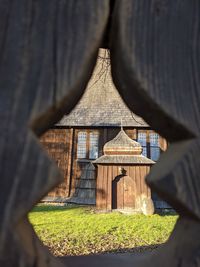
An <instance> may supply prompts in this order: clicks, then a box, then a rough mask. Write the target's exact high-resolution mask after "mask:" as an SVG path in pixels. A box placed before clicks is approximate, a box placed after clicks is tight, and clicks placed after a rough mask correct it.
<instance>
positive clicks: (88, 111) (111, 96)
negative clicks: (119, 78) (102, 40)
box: [58, 49, 148, 127]
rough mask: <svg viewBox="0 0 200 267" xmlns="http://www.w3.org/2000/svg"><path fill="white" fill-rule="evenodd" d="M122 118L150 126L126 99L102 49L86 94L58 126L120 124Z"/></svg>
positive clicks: (130, 123)
mask: <svg viewBox="0 0 200 267" xmlns="http://www.w3.org/2000/svg"><path fill="white" fill-rule="evenodd" d="M105 58H106V59H105ZM121 120H122V124H123V126H133V127H146V126H148V125H147V124H146V122H144V120H143V119H142V118H140V117H138V116H137V115H135V114H133V113H132V112H131V111H130V110H129V109H128V107H127V106H126V104H125V103H124V101H123V100H122V98H121V96H120V95H119V93H118V91H117V90H116V88H115V86H114V84H113V82H112V77H111V71H110V62H109V58H108V52H106V50H103V49H101V51H100V54H99V58H98V61H97V64H96V67H95V70H94V73H93V75H92V78H91V80H90V81H89V83H88V86H87V88H86V91H85V93H84V95H83V97H82V98H81V100H80V102H79V103H78V104H77V105H76V107H75V108H74V109H73V110H72V112H71V113H70V114H69V115H66V116H64V117H63V118H62V120H61V121H60V122H59V123H58V125H65V126H120V125H121Z"/></svg>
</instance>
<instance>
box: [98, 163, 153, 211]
mask: <svg viewBox="0 0 200 267" xmlns="http://www.w3.org/2000/svg"><path fill="white" fill-rule="evenodd" d="M121 168H123V169H124V170H125V171H126V175H122V174H121V172H120V169H121ZM149 171H150V166H143V165H141V166H139V165H138V166H134V165H116V164H111V165H100V164H98V176H97V192H96V196H97V197H96V207H97V209H100V210H106V211H111V210H114V209H118V210H128V209H131V210H132V209H134V210H138V208H139V206H140V200H141V196H145V197H147V198H151V192H150V189H149V188H148V187H147V185H146V184H145V176H146V175H147V174H148V173H149Z"/></svg>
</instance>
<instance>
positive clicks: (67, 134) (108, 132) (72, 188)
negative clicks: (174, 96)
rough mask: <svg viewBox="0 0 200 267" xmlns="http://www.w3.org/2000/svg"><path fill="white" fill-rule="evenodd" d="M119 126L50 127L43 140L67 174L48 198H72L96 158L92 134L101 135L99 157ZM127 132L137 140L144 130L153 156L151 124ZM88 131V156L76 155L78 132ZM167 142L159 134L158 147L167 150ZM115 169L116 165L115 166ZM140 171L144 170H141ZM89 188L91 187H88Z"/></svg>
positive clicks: (58, 199)
mask: <svg viewBox="0 0 200 267" xmlns="http://www.w3.org/2000/svg"><path fill="white" fill-rule="evenodd" d="M119 130H120V129H119V127H94V128H89V127H86V128H83V127H73V128H70V127H55V128H54V129H50V130H49V131H47V132H46V133H45V134H44V135H43V136H42V137H41V139H40V140H41V143H42V145H43V146H44V148H45V149H46V150H47V153H48V154H49V156H50V157H51V158H52V159H53V160H55V161H56V163H57V164H58V167H59V168H60V170H61V171H62V173H63V175H64V182H63V183H62V184H60V185H59V186H58V187H57V188H55V189H54V190H53V191H52V192H50V193H49V194H48V196H47V197H46V198H45V199H46V200H48V201H69V200H70V198H71V197H73V196H74V195H75V192H76V189H77V188H79V186H80V178H81V173H82V171H83V170H84V169H85V167H86V166H87V165H88V163H90V162H92V161H93V160H94V158H90V145H91V144H90V134H91V133H96V134H97V135H98V157H99V156H101V155H103V146H104V144H105V143H106V142H108V141H110V140H111V139H113V138H114V137H115V136H116V135H117V133H118V132H119ZM124 131H125V132H126V134H127V135H128V136H129V137H130V138H131V139H134V140H137V139H138V136H139V135H140V133H145V136H146V148H145V149H146V152H147V155H146V156H147V157H149V158H150V157H151V146H150V142H149V135H150V134H151V133H154V132H153V131H152V130H151V129H150V128H147V127H146V128H133V127H126V128H124ZM79 133H85V135H86V155H85V158H81V159H80V158H78V157H77V155H78V154H77V152H78V151H77V149H78V135H79ZM166 147H167V144H166V141H165V139H163V138H162V137H160V136H159V150H160V152H161V153H162V151H164V150H166ZM109 171H113V172H116V175H117V167H116V168H115V167H113V170H109ZM138 172H139V174H138V175H140V172H144V170H143V169H142V168H141V170H140V171H139V169H138ZM88 190H89V188H88Z"/></svg>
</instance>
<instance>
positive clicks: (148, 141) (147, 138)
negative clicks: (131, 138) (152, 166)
mask: <svg viewBox="0 0 200 267" xmlns="http://www.w3.org/2000/svg"><path fill="white" fill-rule="evenodd" d="M139 133H145V134H146V151H147V155H146V157H147V158H149V159H151V147H158V148H159V154H161V152H162V150H161V146H160V141H161V136H160V135H159V134H158V133H156V132H155V131H153V130H147V129H137V133H136V141H137V142H138V134H139ZM150 134H157V135H158V146H152V145H151V143H150ZM142 147H144V146H142ZM154 161H155V160H154Z"/></svg>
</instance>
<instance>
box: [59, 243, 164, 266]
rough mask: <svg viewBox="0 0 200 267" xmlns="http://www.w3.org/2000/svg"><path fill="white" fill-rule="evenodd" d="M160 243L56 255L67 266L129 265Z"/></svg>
mask: <svg viewBox="0 0 200 267" xmlns="http://www.w3.org/2000/svg"><path fill="white" fill-rule="evenodd" d="M160 246H162V244H156V245H150V246H141V247H136V248H132V249H130V248H127V249H126V248H124V249H119V250H110V251H105V252H103V253H101V254H96V255H95V254H90V255H81V256H64V257H58V258H59V259H60V260H61V261H62V262H63V263H64V265H65V266H68V267H74V266H76V267H88V266H92V267H102V266H106V267H107V266H109V267H121V266H124V267H125V266H127V267H129V266H131V267H132V260H133V259H134V257H136V256H139V255H144V254H147V253H151V252H152V251H155V250H156V249H157V248H158V247H160Z"/></svg>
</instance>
